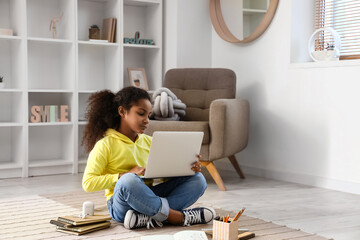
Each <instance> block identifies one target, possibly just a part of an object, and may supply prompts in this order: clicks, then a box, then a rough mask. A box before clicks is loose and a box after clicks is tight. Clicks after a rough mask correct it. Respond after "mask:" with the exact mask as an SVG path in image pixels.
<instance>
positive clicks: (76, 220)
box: [57, 215, 111, 226]
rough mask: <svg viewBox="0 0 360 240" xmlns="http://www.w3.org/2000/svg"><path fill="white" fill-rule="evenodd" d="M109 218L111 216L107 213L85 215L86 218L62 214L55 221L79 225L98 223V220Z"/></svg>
mask: <svg viewBox="0 0 360 240" xmlns="http://www.w3.org/2000/svg"><path fill="white" fill-rule="evenodd" d="M108 220H111V217H110V216H109V215H94V216H86V218H82V217H80V216H63V217H58V218H57V221H59V222H63V223H69V224H72V225H74V226H80V225H85V224H90V223H99V222H105V221H108Z"/></svg>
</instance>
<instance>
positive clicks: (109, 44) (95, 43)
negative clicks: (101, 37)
mask: <svg viewBox="0 0 360 240" xmlns="http://www.w3.org/2000/svg"><path fill="white" fill-rule="evenodd" d="M78 43H79V44H84V45H90V46H91V45H92V46H109V47H118V46H119V44H118V43H109V42H92V41H78Z"/></svg>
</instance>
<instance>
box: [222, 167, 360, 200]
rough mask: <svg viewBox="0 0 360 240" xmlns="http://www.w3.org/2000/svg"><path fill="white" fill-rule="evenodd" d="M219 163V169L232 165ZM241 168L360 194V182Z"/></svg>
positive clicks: (289, 180)
mask: <svg viewBox="0 0 360 240" xmlns="http://www.w3.org/2000/svg"><path fill="white" fill-rule="evenodd" d="M219 165H220V164H219ZM219 165H218V166H217V168H218V170H219V171H221V169H223V170H229V167H231V166H228V164H224V165H223V164H222V165H223V168H222V167H221V166H219ZM241 169H242V170H243V172H244V174H245V176H246V174H250V175H254V176H258V177H264V178H270V179H276V180H280V181H286V182H292V183H299V184H304V185H310V186H314V187H320V188H326V189H331V190H336V191H341V192H347V193H353V194H358V195H360V183H354V182H347V181H341V180H334V179H330V178H324V177H319V176H313V175H307V174H301V173H293V172H292V173H290V172H284V171H277V170H270V169H263V168H257V167H251V166H244V165H241Z"/></svg>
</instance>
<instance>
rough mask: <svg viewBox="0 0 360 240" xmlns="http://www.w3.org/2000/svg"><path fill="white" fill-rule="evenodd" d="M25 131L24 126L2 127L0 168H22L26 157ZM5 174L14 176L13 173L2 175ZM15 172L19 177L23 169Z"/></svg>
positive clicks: (0, 129) (0, 131) (0, 130)
mask: <svg viewBox="0 0 360 240" xmlns="http://www.w3.org/2000/svg"><path fill="white" fill-rule="evenodd" d="M3 124H5V123H1V124H0V126H2V125H3ZM10 125H12V124H10ZM23 133H24V131H23V128H22V126H6V127H0V136H1V137H0V153H1V154H0V170H4V169H7V170H9V169H19V168H21V166H22V164H23V162H24V161H23V159H24V157H25V156H24V155H25V153H24V138H23ZM3 174H4V175H7V176H9V177H14V175H13V174H12V173H1V177H2V175H3ZM14 174H15V176H18V177H19V176H21V171H19V172H17V173H14Z"/></svg>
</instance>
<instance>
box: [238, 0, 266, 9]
mask: <svg viewBox="0 0 360 240" xmlns="http://www.w3.org/2000/svg"><path fill="white" fill-rule="evenodd" d="M269 1H270V0H243V9H261V10H265V11H266V9H267V8H268V4H269Z"/></svg>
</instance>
